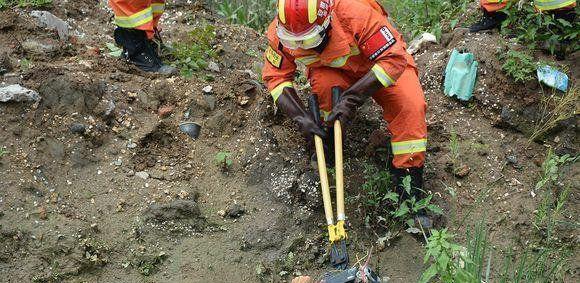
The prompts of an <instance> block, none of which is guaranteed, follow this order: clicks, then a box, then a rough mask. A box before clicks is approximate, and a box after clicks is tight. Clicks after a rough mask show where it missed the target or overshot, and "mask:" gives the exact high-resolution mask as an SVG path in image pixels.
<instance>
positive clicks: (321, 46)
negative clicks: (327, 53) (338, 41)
mask: <svg viewBox="0 0 580 283" xmlns="http://www.w3.org/2000/svg"><path fill="white" fill-rule="evenodd" d="M331 29H332V27H331V26H330V25H329V26H328V28H326V30H325V31H324V34H325V35H324V38H323V39H322V42H321V43H320V44H318V46H316V47H314V48H312V50H314V51H316V53H319V54H320V53H322V51H324V49H325V48H326V46H328V42H329V41H330V30H331Z"/></svg>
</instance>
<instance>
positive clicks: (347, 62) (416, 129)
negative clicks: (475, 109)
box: [263, 0, 427, 168]
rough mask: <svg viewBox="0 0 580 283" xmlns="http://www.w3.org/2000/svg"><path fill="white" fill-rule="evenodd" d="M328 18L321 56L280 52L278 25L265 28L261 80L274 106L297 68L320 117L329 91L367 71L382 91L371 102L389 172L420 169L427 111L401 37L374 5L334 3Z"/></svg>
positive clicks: (365, 0)
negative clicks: (381, 125) (303, 71)
mask: <svg viewBox="0 0 580 283" xmlns="http://www.w3.org/2000/svg"><path fill="white" fill-rule="evenodd" d="M331 16H332V20H331V29H330V31H329V32H328V36H329V42H328V45H327V46H326V48H325V49H324V50H323V52H322V53H320V54H319V53H316V52H315V51H313V50H303V49H296V50H290V49H287V48H285V47H283V46H282V44H280V42H279V39H278V37H277V35H276V25H277V20H274V21H273V22H272V23H271V24H270V26H269V28H268V31H267V36H268V40H269V47H268V48H267V50H266V52H265V54H264V57H265V61H266V62H265V64H264V69H263V79H264V82H265V83H266V85H267V87H268V89H269V90H270V92H271V94H272V97H273V98H274V101H276V100H277V99H278V97H279V96H280V95H281V93H282V89H283V88H284V87H292V82H293V80H294V75H295V72H296V62H300V63H302V64H304V65H305V66H306V68H307V77H308V80H309V81H310V84H311V86H312V90H313V92H314V93H315V94H316V95H317V96H318V101H319V103H320V108H321V110H322V112H323V114H324V115H325V116H326V115H328V113H329V112H330V111H331V110H332V102H331V101H332V95H331V88H332V87H334V86H340V87H341V88H343V89H347V88H348V87H350V86H351V85H352V84H354V83H355V82H356V81H357V80H359V79H360V78H362V77H363V76H364V75H365V74H367V73H368V72H369V71H371V70H372V71H373V72H374V74H375V76H376V77H377V79H378V80H379V81H380V82H381V83H382V84H383V85H384V86H385V88H383V89H381V90H379V91H378V92H377V93H375V94H374V95H373V99H374V100H375V102H377V103H378V104H379V105H380V106H381V107H382V108H383V118H384V119H385V120H386V121H387V122H388V129H389V131H390V132H391V134H392V141H391V147H392V149H393V154H394V160H393V165H394V167H396V168H409V167H421V166H423V164H424V162H425V149H426V143H427V126H426V122H425V112H426V109H427V105H426V103H425V97H424V95H423V90H422V88H421V85H420V83H419V79H418V76H417V67H416V64H415V61H414V60H413V57H412V56H411V55H410V54H409V53H408V52H407V51H406V44H405V42H404V41H403V38H402V36H401V34H399V32H398V31H397V30H396V29H395V28H394V27H393V26H392V25H391V24H390V23H389V22H388V20H387V13H386V12H385V11H384V10H383V9H382V7H381V6H380V5H379V4H378V3H377V2H375V0H336V1H335V4H334V8H333V10H332V14H331Z"/></svg>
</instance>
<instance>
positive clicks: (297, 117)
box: [276, 87, 326, 140]
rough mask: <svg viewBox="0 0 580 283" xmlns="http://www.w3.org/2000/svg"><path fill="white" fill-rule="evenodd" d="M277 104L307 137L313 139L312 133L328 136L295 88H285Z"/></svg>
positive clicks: (323, 136) (322, 136)
mask: <svg viewBox="0 0 580 283" xmlns="http://www.w3.org/2000/svg"><path fill="white" fill-rule="evenodd" d="M276 105H277V106H278V108H280V109H281V110H282V112H284V114H286V115H287V116H288V117H290V118H291V119H292V120H293V121H294V122H296V124H298V129H299V130H300V132H301V133H302V135H303V136H304V137H305V138H306V139H308V140H310V139H312V135H317V136H319V137H321V138H325V137H326V132H325V131H324V130H322V128H321V127H320V125H317V124H316V122H314V119H313V118H312V114H310V113H309V112H308V111H306V109H305V107H304V104H302V101H300V98H299V97H298V95H297V94H296V90H294V88H290V87H286V88H284V90H283V91H282V94H281V95H280V96H279V97H278V100H277V101H276Z"/></svg>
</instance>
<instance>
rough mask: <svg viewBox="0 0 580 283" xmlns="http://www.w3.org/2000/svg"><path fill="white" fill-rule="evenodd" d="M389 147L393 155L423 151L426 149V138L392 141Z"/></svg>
mask: <svg viewBox="0 0 580 283" xmlns="http://www.w3.org/2000/svg"><path fill="white" fill-rule="evenodd" d="M391 148H392V149H393V154H394V155H399V154H407V153H416V152H424V151H426V150H427V139H420V140H412V141H402V142H392V143H391Z"/></svg>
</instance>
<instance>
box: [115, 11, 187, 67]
mask: <svg viewBox="0 0 580 283" xmlns="http://www.w3.org/2000/svg"><path fill="white" fill-rule="evenodd" d="M109 5H110V6H111V8H112V9H113V12H114V13H115V24H116V25H117V28H116V29H115V33H114V37H115V42H116V43H117V45H120V46H122V47H123V56H124V58H125V59H127V60H128V61H129V62H131V63H133V64H134V65H135V66H137V67H138V68H140V69H141V70H143V71H146V72H155V73H160V74H164V75H171V74H175V73H176V72H177V69H175V68H174V67H171V66H168V65H165V64H164V63H163V62H162V61H161V59H160V58H159V54H158V50H159V49H160V48H159V47H160V45H161V44H162V41H161V37H160V36H159V29H158V24H159V19H160V18H161V16H162V15H163V11H164V10H165V0H109Z"/></svg>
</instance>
